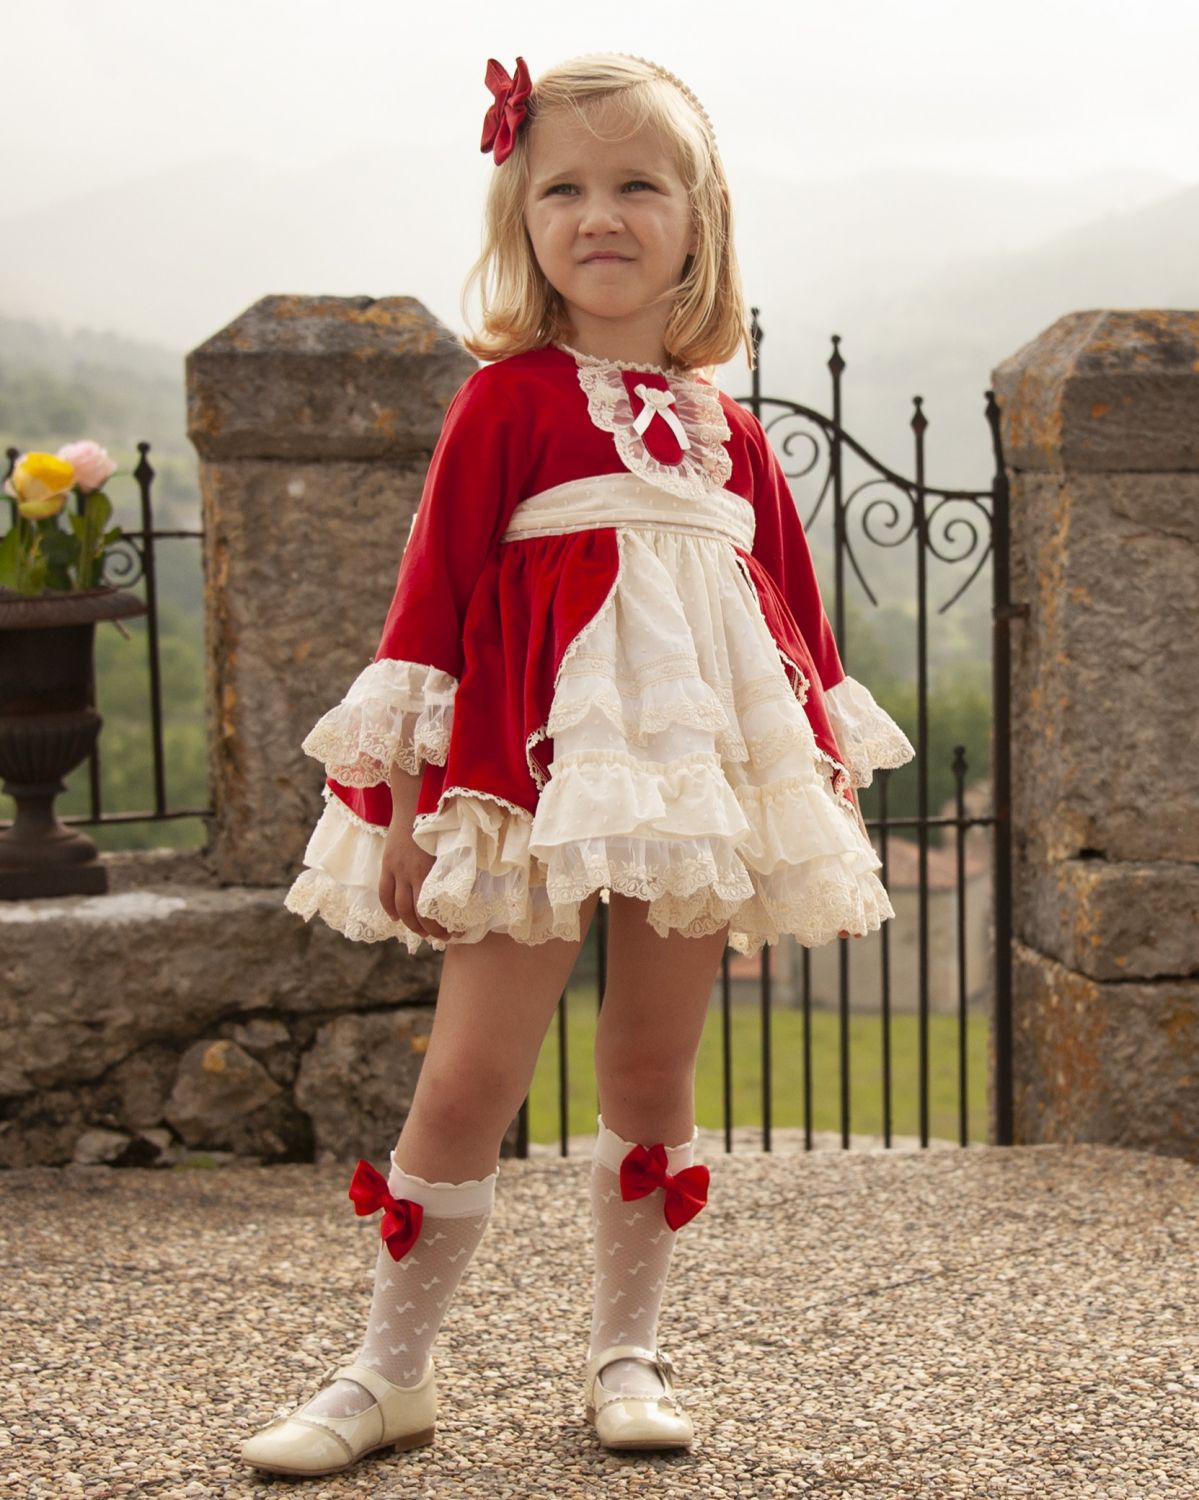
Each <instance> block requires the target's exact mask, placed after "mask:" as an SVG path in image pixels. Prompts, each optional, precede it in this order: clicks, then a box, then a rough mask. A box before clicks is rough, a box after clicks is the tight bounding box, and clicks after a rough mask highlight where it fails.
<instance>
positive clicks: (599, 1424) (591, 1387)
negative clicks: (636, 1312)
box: [584, 1344, 695, 1448]
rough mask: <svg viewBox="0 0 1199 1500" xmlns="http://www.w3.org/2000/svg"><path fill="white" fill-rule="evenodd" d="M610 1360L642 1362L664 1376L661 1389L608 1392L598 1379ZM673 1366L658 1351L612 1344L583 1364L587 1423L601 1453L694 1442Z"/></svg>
mask: <svg viewBox="0 0 1199 1500" xmlns="http://www.w3.org/2000/svg"><path fill="white" fill-rule="evenodd" d="M614 1359H643V1360H645V1361H646V1362H647V1363H648V1364H651V1365H653V1366H654V1368H655V1369H656V1370H657V1372H658V1374H659V1375H660V1376H661V1377H662V1384H663V1386H664V1387H665V1389H664V1390H661V1391H658V1392H657V1393H655V1394H654V1395H652V1396H633V1395H628V1394H626V1393H623V1392H621V1391H611V1390H609V1389H608V1388H607V1387H606V1386H605V1385H604V1384H603V1382H602V1380H601V1379H600V1375H601V1372H602V1371H603V1369H604V1367H605V1365H610V1364H611V1363H612V1361H613V1360H614ZM673 1376H674V1362H673V1361H672V1360H671V1359H670V1357H669V1355H667V1354H665V1353H663V1351H662V1350H661V1349H658V1350H656V1351H655V1350H653V1349H646V1348H643V1347H642V1346H641V1345H640V1344H614V1345H612V1347H611V1348H608V1349H601V1350H600V1352H599V1353H598V1354H596V1355H595V1356H593V1358H591V1359H590V1360H588V1362H587V1383H586V1389H585V1395H584V1400H585V1403H586V1413H587V1420H588V1421H589V1422H593V1423H594V1424H595V1431H596V1435H597V1436H598V1437H599V1440H600V1442H601V1443H602V1444H603V1445H604V1447H605V1448H687V1447H689V1446H690V1444H691V1442H692V1440H693V1439H694V1437H695V1430H694V1428H693V1427H692V1425H691V1418H690V1417H689V1416H688V1415H687V1413H686V1412H685V1411H684V1410H683V1408H682V1407H681V1406H680V1405H679V1399H678V1397H677V1396H676V1395H675V1393H674V1378H673Z"/></svg>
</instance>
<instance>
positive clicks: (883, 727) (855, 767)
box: [824, 677, 916, 787]
mask: <svg viewBox="0 0 1199 1500" xmlns="http://www.w3.org/2000/svg"><path fill="white" fill-rule="evenodd" d="M824 701H825V703H826V704H827V706H828V712H829V718H830V720H831V721H832V726H833V733H834V734H835V735H836V737H837V747H838V749H839V750H840V751H841V754H842V755H843V756H844V757H845V765H846V768H847V770H848V772H849V776H850V780H851V782H852V784H853V785H854V786H855V787H863V786H869V785H870V783H871V782H872V781H873V780H874V771H875V770H876V769H880V770H894V769H895V768H896V767H898V766H906V765H907V763H908V761H910V760H913V759H914V758H915V755H916V749H915V746H914V745H913V744H912V742H911V740H909V739H908V737H907V735H906V734H904V732H903V730H902V729H900V727H899V725H898V724H897V723H896V722H895V720H894V719H893V718H892V717H891V716H890V714H888V713H887V712H886V711H885V709H883V708H882V707H880V705H879V704H878V702H877V701H876V700H875V698H874V695H873V694H872V693H871V692H870V690H869V688H867V687H864V686H863V684H862V683H860V682H858V681H857V679H856V678H853V677H844V678H842V680H841V681H840V682H838V683H836V684H835V685H834V686H833V687H831V688H827V689H826V690H825V694H824Z"/></svg>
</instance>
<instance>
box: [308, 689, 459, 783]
mask: <svg viewBox="0 0 1199 1500" xmlns="http://www.w3.org/2000/svg"><path fill="white" fill-rule="evenodd" d="M457 691H458V679H457V678H456V677H451V676H450V674H449V673H448V672H443V671H441V669H440V668H438V667H431V666H426V665H424V664H423V663H420V662H411V661H392V660H388V659H384V660H381V661H373V662H371V664H370V666H368V667H365V668H363V670H362V671H361V672H359V674H358V676H357V677H356V678H355V679H354V681H353V682H352V683H351V684H350V689H349V691H348V692H347V693H346V695H345V697H344V698H343V699H342V701H341V702H340V703H339V704H338V705H337V706H336V707H335V708H331V709H330V710H329V712H328V713H326V714H324V715H323V716H322V717H321V718H320V719H318V720H317V722H316V724H314V725H313V727H312V728H311V729H310V730H309V731H308V734H307V736H306V737H305V739H304V741H303V744H302V747H301V748H302V749H303V750H304V751H305V753H306V754H308V755H311V756H312V757H313V758H314V759H315V760H319V761H320V762H321V763H322V765H323V766H324V767H325V773H326V775H328V776H330V777H332V778H333V780H334V781H339V782H341V784H342V785H343V786H353V787H365V786H375V785H376V784H377V783H378V782H380V781H386V780H387V779H388V776H389V775H390V772H391V767H392V766H393V764H396V763H398V764H399V765H401V766H402V767H403V768H404V770H405V771H407V772H409V773H410V774H411V775H414V776H415V775H416V774H418V772H419V771H420V768H421V762H422V761H431V762H432V763H433V764H434V765H437V766H444V765H445V762H446V756H447V755H448V754H449V749H450V731H451V729H452V727H453V719H454V698H455V695H456V693H457Z"/></svg>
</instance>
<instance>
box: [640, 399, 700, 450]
mask: <svg viewBox="0 0 1199 1500" xmlns="http://www.w3.org/2000/svg"><path fill="white" fill-rule="evenodd" d="M633 391H634V393H635V394H636V395H638V396H640V397H641V399H642V401H644V403H645V405H644V406H643V407H642V408H641V410H640V411H639V412H638V413H637V416H636V418H635V419H634V422H633V431H634V432H635V433H636V434H637V436H638V437H640V438H644V436H645V429H646V428H647V427H648V426H649V424H650V423H651V422H652V421H653V420H654V417H655V416H660V417H661V418H662V420H663V421H664V422H665V423H666V425H667V427H669V428H670V430H671V432H673V433H674V435H675V438H676V439H677V440H678V445H679V447H680V448H682V449H683V451H684V452H686V450H687V449H688V448H690V447H691V442H690V440H689V438H688V437H687V433H686V431H685V430H684V428H683V424H682V423H681V422H680V421H679V419H678V416H677V414H676V413H675V412H673V411H671V409H670V408H671V407H672V406H673V405H674V392H673V391H662V390H659V389H658V388H657V386H652V385H645V384H644V383H640V384H638V385H635V386H634V387H633Z"/></svg>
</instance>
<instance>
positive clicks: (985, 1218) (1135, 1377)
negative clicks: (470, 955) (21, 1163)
mask: <svg viewBox="0 0 1199 1500" xmlns="http://www.w3.org/2000/svg"><path fill="white" fill-rule="evenodd" d="M719 1140H720V1138H719V1137H716V1138H708V1139H707V1140H706V1141H704V1142H703V1144H704V1145H705V1147H706V1154H705V1155H704V1156H701V1157H700V1158H699V1159H701V1160H707V1161H708V1162H709V1165H710V1166H711V1167H712V1168H713V1186H712V1195H711V1199H710V1202H709V1205H708V1207H707V1208H706V1209H705V1210H704V1212H703V1213H702V1214H700V1215H699V1217H698V1218H697V1219H695V1220H694V1221H693V1223H692V1224H691V1225H688V1226H686V1227H685V1228H684V1229H683V1230H681V1231H680V1233H679V1239H678V1241H677V1245H676V1251H675V1259H674V1265H673V1268H672V1273H671V1280H670V1283H669V1285H668V1289H667V1302H666V1306H665V1308H664V1312H663V1320H662V1325H661V1329H660V1333H661V1338H662V1344H663V1346H664V1347H665V1348H666V1349H667V1350H668V1351H669V1352H670V1353H671V1354H672V1355H673V1356H674V1357H675V1359H676V1361H677V1363H678V1365H679V1378H680V1391H681V1393H682V1394H683V1397H684V1399H685V1400H686V1401H687V1403H688V1406H689V1409H690V1410H691V1412H692V1414H693V1417H694V1419H695V1423H696V1428H697V1441H696V1444H695V1447H694V1448H693V1449H692V1450H691V1452H690V1453H689V1454H674V1455H667V1454H628V1455H616V1454H610V1453H607V1452H605V1451H604V1450H602V1449H601V1448H599V1447H598V1445H597V1444H596V1442H595V1439H594V1436H593V1435H592V1433H591V1430H590V1428H589V1426H588V1425H587V1424H586V1422H585V1421H584V1419H583V1415H582V1409H581V1400H580V1386H581V1371H582V1361H583V1350H584V1344H585V1339H586V1331H587V1321H588V1317H589V1298H590V1285H589V1278H590V1262H589V1255H590V1247H589V1243H588V1230H587V1196H586V1173H587V1170H588V1169H587V1162H586V1160H585V1158H583V1157H582V1156H580V1157H578V1158H576V1159H571V1158H567V1159H566V1160H562V1159H560V1158H558V1157H555V1156H551V1155H541V1156H537V1157H534V1158H533V1159H531V1160H529V1161H524V1162H517V1161H505V1162H504V1163H503V1164H502V1167H501V1175H500V1183H499V1194H498V1197H497V1204H496V1212H495V1217H494V1218H493V1220H492V1223H491V1225H490V1227H489V1230H488V1234H487V1237H486V1238H485V1239H484V1241H483V1244H482V1246H481V1248H480V1250H479V1252H478V1255H477V1257H476V1260H475V1262H474V1264H473V1265H472V1267H471V1269H470V1271H469V1272H468V1274H467V1277H466V1279H465V1281H464V1282H463V1284H462V1286H461V1288H460V1290H459V1294H458V1297H457V1299H456V1301H455V1302H454V1303H453V1304H452V1305H451V1308H450V1311H449V1315H448V1317H447V1320H446V1322H445V1324H444V1325H443V1328H442V1332H441V1336H440V1340H439V1343H438V1370H439V1379H440V1386H441V1416H440V1422H439V1427H438V1432H437V1439H436V1442H435V1444H434V1445H433V1446H432V1447H431V1448H426V1449H422V1450H420V1451H418V1452H415V1453H410V1454H403V1455H398V1454H395V1453H394V1452H393V1451H391V1450H387V1451H385V1452H383V1453H380V1454H375V1455H372V1456H371V1457H369V1458H367V1459H364V1460H363V1461H362V1462H361V1463H359V1464H358V1465H357V1466H356V1467H355V1468H353V1469H351V1470H350V1471H348V1472H347V1473H346V1474H343V1475H339V1476H334V1477H331V1478H326V1479H315V1480H293V1479H287V1478H282V1477H276V1478H270V1477H267V1476H265V1475H257V1474H256V1473H255V1471H252V1470H250V1469H248V1468H245V1467H244V1466H243V1465H242V1464H241V1462H240V1460H239V1458H238V1454H237V1444H238V1441H239V1440H240V1438H241V1437H242V1436H243V1435H244V1434H245V1433H246V1432H247V1431H248V1430H249V1429H250V1428H251V1427H252V1426H256V1425H258V1424H260V1423H262V1422H264V1421H266V1420H268V1419H269V1418H270V1417H271V1416H273V1415H274V1414H275V1412H276V1410H277V1409H278V1408H280V1407H281V1406H285V1405H291V1404H292V1403H293V1402H297V1401H300V1400H302V1399H306V1397H307V1396H308V1395H310V1394H311V1393H312V1391H313V1390H315V1389H316V1385H315V1384H314V1382H315V1381H318V1380H319V1376H320V1373H321V1372H322V1371H324V1370H325V1369H326V1368H327V1367H328V1365H329V1364H330V1363H331V1362H332V1361H333V1360H335V1359H338V1358H341V1357H344V1356H348V1355H349V1354H351V1353H352V1352H353V1349H354V1346H355V1343H356V1340H357V1337H358V1334H359V1333H360V1331H361V1325H362V1320H363V1319H364V1318H365V1315H366V1309H367V1305H368V1300H369V1295H370V1268H371V1267H372V1266H373V1262H374V1255H375V1249H376V1246H377V1243H378V1229H377V1216H375V1217H373V1218H371V1219H363V1220H358V1219H356V1218H355V1217H354V1215H353V1213H352V1209H351V1205H350V1203H349V1200H348V1199H347V1198H346V1187H347V1185H348V1182H349V1176H350V1167H349V1166H341V1165H326V1166H319V1167H318V1166H302V1165H295V1166H281V1167H270V1168H263V1167H255V1166H247V1165H244V1164H243V1165H240V1166H229V1167H222V1168H218V1169H209V1170H200V1169H190V1170H182V1169H176V1170H174V1171H169V1170H162V1171H152V1170H140V1171H137V1170H113V1169H111V1168H107V1167H87V1168H83V1167H72V1168H65V1169H62V1170H59V1169H49V1168H37V1169H32V1170H26V1171H14V1172H7V1173H0V1208H2V1210H3V1212H2V1218H0V1222H2V1230H0V1232H2V1234H3V1237H4V1260H5V1276H4V1296H3V1310H2V1313H0V1317H2V1319H3V1324H4V1325H5V1326H4V1328H3V1349H4V1360H5V1368H4V1370H3V1374H2V1385H0V1391H2V1400H3V1421H2V1422H0V1442H3V1443H4V1444H5V1445H6V1446H4V1447H3V1448H2V1449H0V1493H2V1494H13V1495H18V1496H22V1497H42V1496H45V1497H53V1500H63V1497H68V1496H87V1497H89V1500H109V1497H115V1496H138V1497H140V1496H170V1497H175V1496H181V1497H182V1496H227V1497H234V1496H252V1495H261V1494H267V1493H275V1494H283V1493H291V1492H292V1487H293V1486H298V1487H299V1488H298V1491H297V1492H298V1493H303V1494H304V1495H306V1496H348V1495H370V1496H378V1497H389V1496H396V1497H401V1496H403V1497H409V1496H437V1497H446V1500H451V1497H452V1500H458V1497H468V1496H487V1497H488V1500H504V1497H509V1496H537V1497H547V1496H581V1497H588V1496H598V1495H602V1496H604V1497H605V1500H607V1497H619V1496H626V1495H638V1496H643V1495H662V1496H702V1497H705V1500H712V1497H729V1496H746V1497H754V1500H757V1497H775V1496H813V1497H820V1500H826V1497H829V1500H831V1497H844V1500H895V1497H900V1496H916V1497H919V1500H950V1497H952V1500H959V1497H960V1500H990V1497H996V1500H998V1497H1004V1500H1007V1497H1014V1496H1030V1497H1036V1500H1052V1497H1059V1496H1060V1497H1070V1500H1077V1497H1090V1496H1102V1497H1121V1500H1125V1497H1127V1500H1131V1497H1136V1500H1167V1497H1177V1500H1184V1497H1185V1500H1195V1496H1196V1495H1197V1494H1199V1313H1197V1311H1196V1309H1197V1307H1199V1268H1197V1262H1196V1244H1197V1239H1196V1235H1197V1231H1196V1224H1197V1223H1199V1167H1196V1166H1195V1165H1192V1164H1189V1163H1187V1162H1184V1161H1181V1160H1177V1159H1171V1158H1166V1157H1159V1156H1154V1155H1150V1154H1146V1153H1139V1152H1131V1151H1120V1150H1116V1149H1109V1148H1105V1147H1090V1146H1082V1147H1059V1146H1043V1147H1022V1148H1016V1149H1011V1150H1003V1149H997V1148H970V1149H968V1150H957V1149H945V1150H934V1151H925V1152H913V1151H891V1152H883V1151H870V1150H854V1151H851V1152H848V1153H845V1152H841V1151H837V1150H818V1151H815V1152H812V1153H809V1154H804V1153H802V1152H796V1151H795V1149H794V1148H795V1143H794V1141H793V1140H788V1139H786V1138H776V1147H777V1148H778V1149H777V1154H772V1155H769V1156H767V1155H763V1154H761V1153H756V1154H755V1153H751V1152H742V1153H739V1152H737V1151H734V1153H733V1154H732V1155H731V1156H725V1155H723V1154H722V1153H719V1152H718V1150H717V1147H718V1144H719ZM376 1165H378V1166H380V1168H381V1169H382V1168H383V1167H384V1166H385V1165H386V1151H385V1150H382V1151H380V1153H379V1159H378V1161H377V1162H376Z"/></svg>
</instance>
